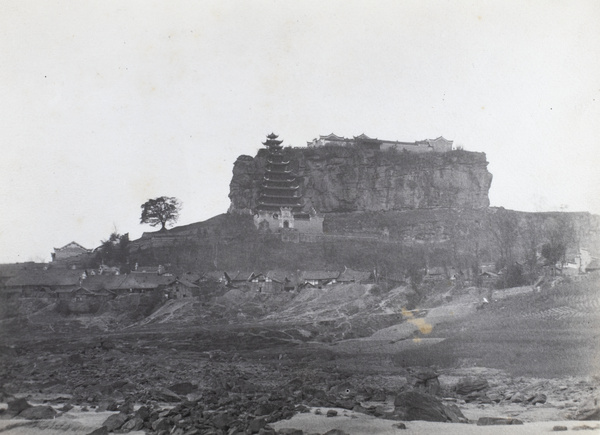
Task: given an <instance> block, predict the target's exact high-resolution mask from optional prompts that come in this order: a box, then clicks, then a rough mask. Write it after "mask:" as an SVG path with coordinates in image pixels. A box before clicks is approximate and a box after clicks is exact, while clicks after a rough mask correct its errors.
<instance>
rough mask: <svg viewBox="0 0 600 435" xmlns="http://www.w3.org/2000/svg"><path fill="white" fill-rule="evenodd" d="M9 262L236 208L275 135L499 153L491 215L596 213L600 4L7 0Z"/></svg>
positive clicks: (4, 109)
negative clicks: (150, 210)
mask: <svg viewBox="0 0 600 435" xmlns="http://www.w3.org/2000/svg"><path fill="white" fill-rule="evenodd" d="M0 7H1V10H2V13H1V14H0V59H2V61H1V62H0V102H1V104H0V119H1V122H0V151H1V154H0V201H1V204H2V210H3V213H0V262H24V261H49V260H50V253H51V252H52V251H53V249H54V248H57V247H61V246H64V245H66V244H67V243H69V242H71V241H76V242H78V243H80V244H81V245H83V246H85V247H86V248H94V247H96V246H98V245H99V244H100V242H101V240H106V239H107V238H108V237H109V235H110V233H111V232H113V231H117V232H119V233H129V234H130V238H131V239H135V238H138V237H139V236H140V235H141V234H142V232H144V231H154V230H155V228H152V227H150V226H148V225H141V224H140V222H139V220H140V214H141V209H140V206H141V204H142V203H144V202H145V201H147V200H148V199H149V198H155V197H158V196H163V195H165V196H175V197H177V198H179V199H180V200H181V201H182V203H183V209H182V211H181V216H180V219H179V222H178V224H179V225H183V224H188V223H192V222H198V221H203V220H206V219H208V218H210V217H212V216H215V215H217V214H220V213H224V212H226V211H227V208H228V207H229V198H228V193H229V182H230V181H231V176H232V168H233V163H234V162H235V160H236V158H237V157H238V156H239V155H242V154H246V155H251V156H254V155H255V154H256V151H257V150H258V149H259V148H260V147H261V146H262V145H261V142H262V141H264V140H265V136H266V135H267V134H269V133H271V132H272V131H273V132H275V133H276V134H278V135H279V136H280V139H283V140H284V145H289V146H304V145H305V144H306V142H307V141H310V140H312V139H313V138H315V137H317V136H319V135H326V134H329V133H332V132H333V133H335V134H337V135H341V136H346V137H350V136H356V135H359V134H361V133H365V134H367V135H368V136H371V137H378V138H380V139H390V140H400V141H415V140H421V139H426V138H436V137H438V136H444V137H445V138H447V139H450V140H453V141H454V144H455V146H462V147H463V148H464V149H466V150H469V151H478V152H485V153H486V155H487V158H488V161H489V162H490V163H489V166H488V169H489V170H490V172H491V173H492V174H493V176H494V179H493V182H492V187H491V189H490V194H489V196H490V201H491V205H492V206H503V207H505V208H509V209H515V210H523V211H550V210H565V211H589V212H592V213H597V214H600V171H599V170H598V169H597V168H598V167H599V166H600V150H599V149H598V138H599V137H600V122H599V121H600V32H598V25H597V23H598V22H600V2H598V1H596V0H570V1H562V0H529V1H527V2H523V1H521V0H495V1H485V0H483V1H480V0H478V1H466V0H457V1H443V0H436V1H428V0H418V1H410V0H408V1H405V0H403V1H378V2H373V1H370V0H368V1H367V0H365V1H356V0H342V1H335V0H329V1H322V0H319V1H294V2H290V1H273V0H254V1H251V2H248V1H223V0H219V1H201V2H197V1H172V0H170V1H148V0H144V1H128V0H118V1H106V0H102V1H85V2H81V1H76V0H72V1H63V0H53V1H52V2H47V1H44V0H16V1H13V0H0Z"/></svg>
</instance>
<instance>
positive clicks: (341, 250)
mask: <svg viewBox="0 0 600 435" xmlns="http://www.w3.org/2000/svg"><path fill="white" fill-rule="evenodd" d="M324 217H325V220H324V224H323V227H324V234H323V235H322V236H321V237H319V238H317V239H315V240H314V241H313V242H311V243H288V242H284V241H282V238H281V235H280V234H279V233H270V234H265V233H259V232H258V231H257V229H256V228H255V226H254V224H253V222H252V216H250V215H239V214H224V215H220V216H216V217H214V218H212V219H210V220H208V221H205V222H198V223H196V224H191V225H187V226H185V227H179V228H173V229H172V230H169V231H165V232H157V233H145V234H144V236H143V237H142V238H141V239H139V240H136V241H133V242H132V243H131V248H130V261H131V263H132V264H133V263H135V262H138V263H139V264H140V265H156V264H163V265H166V264H169V265H171V266H173V267H175V268H177V269H178V270H180V269H183V270H184V271H188V270H191V271H197V272H205V271H210V270H254V271H259V272H266V271H267V270H271V269H283V270H289V271H297V270H331V269H334V270H343V268H344V267H350V268H352V269H357V270H368V271H372V270H374V269H377V270H379V271H380V272H382V273H384V274H400V273H402V272H403V271H404V270H405V269H406V268H407V267H409V266H410V265H411V264H413V263H414V261H415V260H416V261H418V263H419V264H421V265H423V266H425V265H427V266H428V267H436V266H440V267H455V268H458V269H461V270H464V271H467V270H470V269H472V267H473V266H474V265H481V264H483V263H487V264H494V263H496V262H497V261H498V260H499V259H500V257H501V254H500V251H501V248H502V247H503V246H502V240H501V239H502V238H501V237H500V238H499V233H498V230H499V229H501V228H503V227H504V229H506V228H505V227H506V226H507V225H508V226H509V227H510V228H513V229H514V237H513V239H511V240H509V242H510V243H511V249H512V251H513V254H514V258H515V260H517V261H520V262H522V263H526V262H527V261H528V260H527V259H528V258H531V255H532V244H533V246H535V248H536V253H537V255H538V256H539V252H540V250H541V246H542V245H543V244H544V243H546V242H547V241H548V240H549V237H550V235H551V234H552V232H553V231H554V230H555V229H556V228H557V225H559V224H561V225H563V224H564V225H566V226H567V227H569V228H571V229H572V231H571V232H572V234H571V240H570V243H569V250H568V258H573V257H574V256H575V255H576V254H577V251H578V249H579V248H585V249H586V250H588V251H589V252H590V253H591V255H593V256H600V218H599V217H598V216H595V215H591V214H590V213H558V212H548V213H526V212H517V211H511V210H504V209H498V208H486V209H479V210H475V209H466V210H449V209H423V210H406V211H380V212H354V213H328V214H325V216H324ZM384 231H387V233H388V234H389V236H387V237H383V234H384Z"/></svg>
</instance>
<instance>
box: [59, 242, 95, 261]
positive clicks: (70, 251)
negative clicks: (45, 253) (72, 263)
mask: <svg viewBox="0 0 600 435" xmlns="http://www.w3.org/2000/svg"><path fill="white" fill-rule="evenodd" d="M87 252H88V251H87V250H86V249H81V248H78V247H77V246H73V247H65V248H62V249H58V250H56V249H55V250H54V253H53V254H52V260H53V261H57V260H64V259H66V258H71V257H76V256H78V255H81V254H85V253H87Z"/></svg>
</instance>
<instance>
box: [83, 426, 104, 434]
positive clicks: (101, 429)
mask: <svg viewBox="0 0 600 435" xmlns="http://www.w3.org/2000/svg"><path fill="white" fill-rule="evenodd" d="M87 435H108V429H107V428H106V426H100V427H99V428H98V429H96V430H93V431H91V432H90V433H88V434H87Z"/></svg>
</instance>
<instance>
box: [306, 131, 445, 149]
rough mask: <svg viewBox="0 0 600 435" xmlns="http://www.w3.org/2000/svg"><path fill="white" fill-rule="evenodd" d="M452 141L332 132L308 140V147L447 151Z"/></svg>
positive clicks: (439, 138)
mask: <svg viewBox="0 0 600 435" xmlns="http://www.w3.org/2000/svg"><path fill="white" fill-rule="evenodd" d="M452 143H453V141H451V140H447V139H445V138H444V137H442V136H440V137H438V138H437V139H425V140H420V141H416V142H401V141H397V140H386V139H377V138H371V137H369V136H367V135H366V134H364V133H363V134H361V135H360V136H354V137H353V138H351V139H350V138H346V137H341V136H337V135H335V134H333V133H331V134H328V135H327V136H319V138H318V139H317V138H315V139H313V140H312V141H310V142H306V145H307V146H308V147H320V146H325V145H345V146H351V145H360V146H366V147H369V148H372V149H377V150H381V151H385V150H389V149H394V150H397V151H412V152H415V153H426V152H438V153H445V152H448V151H452Z"/></svg>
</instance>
